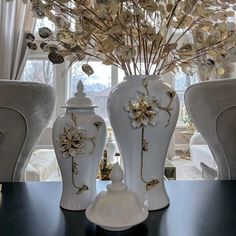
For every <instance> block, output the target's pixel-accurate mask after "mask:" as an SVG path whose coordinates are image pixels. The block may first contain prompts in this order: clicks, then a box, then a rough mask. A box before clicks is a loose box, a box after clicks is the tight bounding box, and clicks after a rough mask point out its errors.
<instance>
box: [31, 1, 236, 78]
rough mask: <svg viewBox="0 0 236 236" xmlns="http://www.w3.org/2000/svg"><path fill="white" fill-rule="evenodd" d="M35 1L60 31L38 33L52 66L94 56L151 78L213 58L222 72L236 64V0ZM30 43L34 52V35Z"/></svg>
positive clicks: (42, 14)
mask: <svg viewBox="0 0 236 236" xmlns="http://www.w3.org/2000/svg"><path fill="white" fill-rule="evenodd" d="M31 2H32V11H33V13H34V15H35V17H37V18H43V17H47V18H48V19H49V20H51V21H52V22H54V24H55V25H56V27H57V32H56V34H55V35H53V33H52V32H51V31H50V29H48V28H45V27H44V28H41V29H40V30H39V33H40V36H41V37H42V38H43V39H44V41H43V43H41V45H40V47H41V48H42V49H43V50H44V51H45V52H48V55H49V60H51V61H52V62H53V63H62V62H63V61H64V59H65V58H66V59H68V60H69V61H70V63H71V64H72V63H74V62H76V61H82V60H86V59H87V60H88V59H89V58H90V57H95V58H97V59H99V60H101V61H102V62H103V63H104V64H106V65H111V64H112V65H115V66H117V67H119V68H122V69H123V70H124V72H125V74H126V75H131V74H147V75H148V74H165V73H167V72H176V71H177V70H178V69H179V68H180V69H181V70H182V71H183V72H185V73H191V72H193V71H196V68H198V66H199V65H201V63H204V64H205V63H206V62H208V63H209V60H210V62H213V63H214V64H213V65H214V68H215V69H216V71H217V72H218V74H223V73H224V72H225V65H224V61H225V60H226V59H227V60H228V61H229V62H230V63H231V62H235V61H236V48H235V41H236V33H235V29H236V27H235V23H234V22H232V20H231V18H232V17H234V10H235V9H236V0H204V1H203V0H158V1H157V0H127V1H125V0H96V1H95V0H31ZM29 36H31V37H29ZM27 40H28V47H29V48H31V49H33V50H35V49H36V48H37V45H36V43H35V39H34V38H33V37H32V35H29V34H28V35H27ZM86 64H87V65H86V66H84V67H83V71H84V72H85V73H86V74H88V75H90V74H92V73H93V70H92V68H91V67H90V66H89V65H88V63H86ZM210 69H212V68H211V67H210ZM226 70H232V67H230V66H228V67H226Z"/></svg>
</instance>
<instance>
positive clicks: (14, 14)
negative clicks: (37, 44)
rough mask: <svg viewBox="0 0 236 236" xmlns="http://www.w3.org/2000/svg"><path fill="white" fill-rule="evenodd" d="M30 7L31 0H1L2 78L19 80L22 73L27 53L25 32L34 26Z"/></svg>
mask: <svg viewBox="0 0 236 236" xmlns="http://www.w3.org/2000/svg"><path fill="white" fill-rule="evenodd" d="M23 2H25V3H23ZM30 8H31V4H30V0H27V1H21V0H13V1H10V2H7V1H5V0H0V79H11V80H19V79H20V77H21V75H22V72H23V68H24V65H25V61H26V54H27V53H26V52H27V46H26V41H25V38H24V37H25V32H31V31H32V27H33V17H32V13H31V10H30Z"/></svg>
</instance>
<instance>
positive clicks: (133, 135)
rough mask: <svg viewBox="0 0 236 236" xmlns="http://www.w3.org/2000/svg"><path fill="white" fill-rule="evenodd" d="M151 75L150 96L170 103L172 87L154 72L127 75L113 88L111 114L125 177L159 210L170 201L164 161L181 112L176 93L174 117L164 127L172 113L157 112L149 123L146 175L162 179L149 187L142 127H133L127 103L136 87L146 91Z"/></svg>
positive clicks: (132, 186) (147, 129)
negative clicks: (146, 183) (146, 186)
mask: <svg viewBox="0 0 236 236" xmlns="http://www.w3.org/2000/svg"><path fill="white" fill-rule="evenodd" d="M144 78H147V79H148V90H149V94H150V96H155V97H157V98H158V101H159V103H160V105H161V106H167V105H168V103H169V101H170V98H169V97H168V96H167V92H169V91H172V89H171V88H170V87H169V86H168V85H167V84H166V83H164V82H163V81H161V80H160V79H158V78H157V77H155V76H147V77H146V76H128V77H125V80H124V81H123V82H122V83H120V84H118V85H117V86H116V87H114V89H112V91H111V93H110V95H109V98H108V114H109V119H110V124H111V126H112V128H113V131H114V134H115V138H116V141H117V144H118V147H119V150H120V153H121V155H122V157H123V160H124V165H125V181H126V183H127V184H128V187H129V188H130V189H131V190H132V191H134V192H135V193H137V195H138V197H139V199H140V202H142V203H144V204H145V205H146V206H147V208H148V209H149V210H157V209H161V208H164V207H166V206H168V205H169V199H168V195H167V193H166V190H165V186H164V178H163V174H164V163H165V159H166V155H167V150H168V146H169V143H170V140H171V137H172V134H173V132H174V129H175V126H176V122H177V119H178V113H179V100H178V96H175V98H174V100H173V104H172V109H173V110H172V111H171V119H170V122H169V125H168V127H165V126H166V124H167V120H168V118H169V115H168V114H167V112H164V111H159V112H158V114H157V115H158V123H157V125H156V126H155V127H153V126H147V127H145V131H144V138H145V139H146V140H147V141H148V142H149V147H148V149H149V150H148V152H145V153H144V163H143V177H144V178H145V179H149V180H150V179H152V178H157V179H158V180H159V181H160V183H159V184H157V185H155V186H154V187H153V188H152V189H150V190H149V191H146V189H145V184H144V183H143V182H142V181H141V178H140V172H141V149H142V138H141V137H142V135H141V132H142V131H141V128H133V127H132V125H131V120H130V117H129V114H128V113H127V111H126V110H125V109H124V106H125V104H127V103H128V102H130V101H131V100H132V99H135V97H136V94H137V91H142V92H144V91H145V90H144V86H143V80H144Z"/></svg>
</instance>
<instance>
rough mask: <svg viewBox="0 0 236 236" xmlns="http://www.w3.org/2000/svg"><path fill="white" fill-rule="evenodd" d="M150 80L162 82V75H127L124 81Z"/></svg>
mask: <svg viewBox="0 0 236 236" xmlns="http://www.w3.org/2000/svg"><path fill="white" fill-rule="evenodd" d="M137 78H140V79H149V80H156V79H158V80H160V79H161V76H160V75H127V76H125V77H124V80H132V79H137Z"/></svg>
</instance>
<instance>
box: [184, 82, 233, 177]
mask: <svg viewBox="0 0 236 236" xmlns="http://www.w3.org/2000/svg"><path fill="white" fill-rule="evenodd" d="M185 104H186V108H187V111H188V113H189V115H190V117H191V118H192V120H193V122H194V124H195V125H196V127H197V129H198V130H199V132H200V133H201V134H202V136H203V138H204V139H205V140H206V142H207V144H208V146H209V148H210V149H211V151H212V153H213V156H214V158H215V161H216V163H217V166H218V179H226V180H229V179H236V122H235V121H236V79H221V80H215V81H207V82H201V83H198V84H195V85H192V86H190V87H189V88H188V89H187V90H186V92H185Z"/></svg>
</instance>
